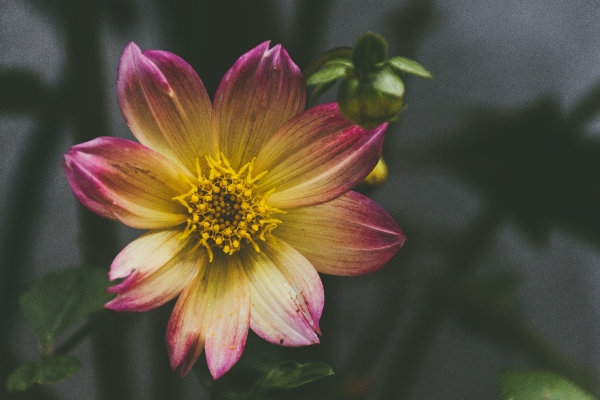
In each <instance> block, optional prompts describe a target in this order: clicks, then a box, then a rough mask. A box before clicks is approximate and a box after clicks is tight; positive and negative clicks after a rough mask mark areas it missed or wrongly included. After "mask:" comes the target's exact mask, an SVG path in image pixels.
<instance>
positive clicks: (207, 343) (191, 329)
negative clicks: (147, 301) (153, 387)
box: [167, 254, 250, 379]
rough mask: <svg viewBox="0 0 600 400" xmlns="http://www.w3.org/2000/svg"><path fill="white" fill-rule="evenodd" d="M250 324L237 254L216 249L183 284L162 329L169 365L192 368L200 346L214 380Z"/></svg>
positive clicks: (224, 369)
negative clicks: (209, 261) (209, 258)
mask: <svg viewBox="0 0 600 400" xmlns="http://www.w3.org/2000/svg"><path fill="white" fill-rule="evenodd" d="M249 324H250V297H249V291H248V283H247V279H246V276H245V275H244V273H243V271H242V267H241V263H240V260H239V258H238V257H237V256H225V255H221V254H216V255H215V258H214V260H213V262H212V263H208V264H206V267H205V269H204V270H203V271H202V272H201V273H199V274H198V275H197V276H196V277H195V279H194V280H193V281H192V282H191V283H190V284H189V285H188V286H187V287H186V288H185V289H184V291H183V293H182V295H181V297H180V298H179V300H178V301H177V304H176V305H175V308H174V310H173V314H172V315H171V319H170V320H169V326H168V328H167V347H168V349H169V356H170V357H171V367H172V368H173V369H174V368H176V367H177V366H178V365H179V364H182V366H181V374H182V375H185V374H187V373H188V372H189V370H190V369H191V368H192V366H193V365H194V363H195V362H196V360H197V359H198V357H199V356H200V353H201V352H202V349H203V348H204V349H205V350H206V360H207V363H208V368H209V370H210V372H211V374H212V376H213V378H214V379H218V378H219V377H221V376H222V375H223V374H224V373H225V372H227V371H228V370H229V369H230V368H231V367H232V366H233V365H234V364H235V363H236V362H237V360H238V359H239V358H240V356H241V355H242V351H243V349H244V346H245V344H246V337H247V336H248V328H249Z"/></svg>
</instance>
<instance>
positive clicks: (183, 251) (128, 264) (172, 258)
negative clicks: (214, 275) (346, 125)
mask: <svg viewBox="0 0 600 400" xmlns="http://www.w3.org/2000/svg"><path fill="white" fill-rule="evenodd" d="M180 237H181V231H180V230H165V231H150V232H148V233H146V234H144V235H142V236H141V237H139V238H137V239H136V240H134V241H133V242H131V243H130V244H129V245H128V246H127V247H125V248H124V249H123V250H122V251H121V252H120V253H119V255H117V257H116V258H115V260H114V261H113V263H112V265H111V267H110V272H109V274H108V276H109V278H110V280H111V281H112V280H114V279H118V278H125V280H124V281H123V282H121V283H119V284H117V285H115V286H111V287H109V288H108V290H107V291H108V292H109V293H113V294H117V297H115V298H114V299H113V300H111V301H110V302H108V303H107V304H106V305H105V307H106V308H110V309H111V310H115V311H148V310H151V309H154V308H156V307H159V306H161V305H163V304H165V303H166V302H168V301H170V300H171V299H173V298H175V296H177V295H178V294H180V293H181V291H182V290H183V288H184V287H185V286H186V285H187V284H188V283H189V282H190V280H191V279H192V278H193V277H194V275H195V273H196V271H197V269H198V265H199V264H200V265H201V264H204V263H206V262H208V258H207V255H206V251H204V249H203V248H202V249H201V250H196V251H193V252H192V251H190V247H188V246H187V245H188V242H189V241H188V240H181V239H180ZM186 247H187V248H186Z"/></svg>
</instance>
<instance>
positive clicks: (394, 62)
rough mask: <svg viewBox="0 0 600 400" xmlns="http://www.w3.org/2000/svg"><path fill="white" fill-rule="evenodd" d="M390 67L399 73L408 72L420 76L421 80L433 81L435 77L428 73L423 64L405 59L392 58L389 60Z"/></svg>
mask: <svg viewBox="0 0 600 400" xmlns="http://www.w3.org/2000/svg"><path fill="white" fill-rule="evenodd" d="M387 63H388V65H389V66H390V67H392V68H393V69H394V70H396V71H398V72H406V73H407V74H413V75H417V76H420V77H421V78H426V79H432V78H433V75H432V74H431V72H429V71H427V70H426V69H425V68H423V66H422V65H421V64H419V63H418V62H416V61H413V60H411V59H408V58H405V57H392V58H390V59H389V60H387Z"/></svg>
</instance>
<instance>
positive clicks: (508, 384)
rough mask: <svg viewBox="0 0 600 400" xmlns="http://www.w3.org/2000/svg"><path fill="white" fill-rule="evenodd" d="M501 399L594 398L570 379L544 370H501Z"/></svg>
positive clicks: (557, 399) (590, 399) (588, 399)
mask: <svg viewBox="0 0 600 400" xmlns="http://www.w3.org/2000/svg"><path fill="white" fill-rule="evenodd" d="M499 384H500V394H501V398H502V400H566V399H568V400H594V399H595V397H594V396H592V395H590V394H588V393H586V392H584V391H583V390H582V389H580V388H579V387H577V386H575V385H574V384H573V383H571V382H570V381H568V380H566V379H564V378H562V377H560V376H558V375H555V374H553V373H550V372H544V371H514V370H513V371H503V372H501V373H500V381H499Z"/></svg>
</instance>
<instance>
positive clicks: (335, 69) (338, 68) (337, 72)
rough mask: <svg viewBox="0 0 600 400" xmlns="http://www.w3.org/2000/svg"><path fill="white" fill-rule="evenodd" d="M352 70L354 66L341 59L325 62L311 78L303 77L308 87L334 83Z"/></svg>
mask: <svg viewBox="0 0 600 400" xmlns="http://www.w3.org/2000/svg"><path fill="white" fill-rule="evenodd" d="M353 69H354V66H353V65H352V63H351V62H350V61H348V60H344V59H341V58H336V59H334V60H331V61H328V62H326V63H325V65H323V68H321V69H320V70H318V71H317V72H315V73H314V74H312V75H311V76H308V77H305V79H306V84H307V85H308V86H313V85H320V84H323V83H328V82H331V81H335V80H336V79H338V78H341V77H343V76H345V75H346V74H347V73H349V72H351V71H352V70H353Z"/></svg>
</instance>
